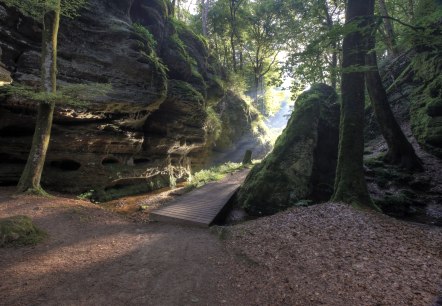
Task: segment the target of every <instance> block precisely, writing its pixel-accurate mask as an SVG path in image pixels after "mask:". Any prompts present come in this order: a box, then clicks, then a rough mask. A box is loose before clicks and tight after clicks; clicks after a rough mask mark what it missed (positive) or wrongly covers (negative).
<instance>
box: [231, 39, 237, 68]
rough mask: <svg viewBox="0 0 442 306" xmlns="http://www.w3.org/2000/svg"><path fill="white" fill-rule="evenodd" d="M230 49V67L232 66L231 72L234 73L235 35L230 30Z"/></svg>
mask: <svg viewBox="0 0 442 306" xmlns="http://www.w3.org/2000/svg"><path fill="white" fill-rule="evenodd" d="M230 48H231V49H232V65H233V71H235V72H236V70H237V69H236V66H237V64H236V45H235V34H234V32H233V30H232V33H231V34H230Z"/></svg>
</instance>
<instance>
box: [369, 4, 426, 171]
mask: <svg viewBox="0 0 442 306" xmlns="http://www.w3.org/2000/svg"><path fill="white" fill-rule="evenodd" d="M369 16H370V17H371V21H370V28H371V31H370V34H369V37H368V39H367V49H368V53H367V55H366V58H365V63H366V66H368V67H369V68H370V69H369V70H368V71H367V72H366V73H365V77H366V84H367V90H368V94H369V96H370V100H371V104H372V106H373V110H374V113H375V115H376V119H377V121H378V123H379V126H380V129H381V132H382V135H383V136H384V139H385V141H386V142H387V144H388V152H387V154H386V156H385V161H386V162H387V163H391V164H398V165H400V166H401V167H404V168H406V169H408V170H411V171H412V170H418V171H420V170H422V163H421V161H420V159H419V157H417V155H416V152H415V151H414V148H413V146H412V145H411V144H410V142H409V141H408V140H407V138H406V137H405V135H404V133H403V132H402V130H401V127H400V126H399V124H398V123H397V121H396V118H395V117H394V115H393V112H392V110H391V108H390V104H389V103H388V96H387V92H386V91H385V88H384V86H383V84H382V79H381V76H380V74H379V68H378V63H377V58H376V51H375V47H376V38H375V30H376V25H375V21H374V18H373V17H374V6H373V7H370V12H369Z"/></svg>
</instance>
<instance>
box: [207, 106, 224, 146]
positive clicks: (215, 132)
mask: <svg viewBox="0 0 442 306" xmlns="http://www.w3.org/2000/svg"><path fill="white" fill-rule="evenodd" d="M206 113H207V120H206V125H205V129H206V131H207V133H208V134H209V135H211V139H212V141H216V140H218V138H219V137H220V135H221V131H222V122H221V119H220V117H219V115H218V114H217V113H216V111H215V110H214V109H213V107H212V106H209V107H207V109H206Z"/></svg>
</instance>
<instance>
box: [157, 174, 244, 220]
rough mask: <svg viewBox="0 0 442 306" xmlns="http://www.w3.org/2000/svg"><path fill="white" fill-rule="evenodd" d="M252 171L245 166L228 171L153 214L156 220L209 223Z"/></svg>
mask: <svg viewBox="0 0 442 306" xmlns="http://www.w3.org/2000/svg"><path fill="white" fill-rule="evenodd" d="M248 172H249V170H248V169H245V170H241V171H238V172H235V173H231V174H227V176H226V177H225V178H224V179H222V180H221V181H218V182H212V183H208V184H206V185H204V186H203V187H201V188H199V189H196V190H194V191H192V192H189V193H187V194H184V195H182V196H180V197H179V198H177V199H175V200H174V201H172V202H171V203H170V204H168V205H167V206H166V207H163V208H160V209H157V210H155V211H153V212H152V213H151V214H150V218H151V220H154V221H161V222H168V223H176V224H183V225H193V226H200V227H208V226H210V225H211V224H212V223H213V222H214V221H215V220H216V218H217V217H218V216H219V215H220V214H221V213H222V212H223V208H224V207H225V206H226V204H227V203H228V202H229V200H230V198H231V197H232V196H233V194H234V193H235V192H236V191H237V190H238V188H239V187H240V186H241V184H242V183H243V181H244V179H245V178H246V176H247V174H248Z"/></svg>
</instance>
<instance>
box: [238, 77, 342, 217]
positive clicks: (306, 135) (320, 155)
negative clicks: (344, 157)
mask: <svg viewBox="0 0 442 306" xmlns="http://www.w3.org/2000/svg"><path fill="white" fill-rule="evenodd" d="M338 138H339V104H338V103H337V95H336V93H335V91H334V90H333V88H331V87H330V86H327V85H325V84H315V85H313V86H312V88H311V89H310V90H308V91H306V92H304V93H303V94H302V95H301V96H300V97H299V98H298V100H297V101H296V105H295V111H294V112H293V114H292V116H291V118H290V120H289V122H288V125H287V127H286V129H285V130H284V131H283V133H282V135H281V136H280V137H279V138H278V140H277V141H276V144H275V148H274V150H273V152H272V153H270V154H269V155H268V156H267V157H266V158H265V159H264V160H263V162H262V163H261V164H259V165H257V166H255V167H254V168H253V169H252V171H251V172H250V174H249V175H248V177H247V179H246V181H245V182H244V185H243V187H242V188H241V189H240V191H239V194H238V202H239V204H240V205H241V206H242V207H243V208H244V209H245V210H246V211H247V212H248V213H249V214H250V215H255V216H256V215H258V216H259V215H269V214H274V213H276V212H278V211H281V210H283V209H286V208H288V207H291V206H294V205H296V203H299V201H301V200H314V201H321V200H328V199H329V197H330V196H331V194H332V192H333V185H334V177H335V172H336V161H337V154H338Z"/></svg>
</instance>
